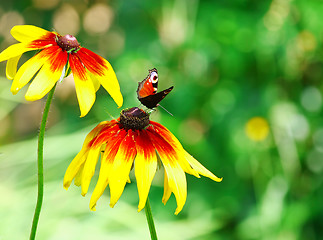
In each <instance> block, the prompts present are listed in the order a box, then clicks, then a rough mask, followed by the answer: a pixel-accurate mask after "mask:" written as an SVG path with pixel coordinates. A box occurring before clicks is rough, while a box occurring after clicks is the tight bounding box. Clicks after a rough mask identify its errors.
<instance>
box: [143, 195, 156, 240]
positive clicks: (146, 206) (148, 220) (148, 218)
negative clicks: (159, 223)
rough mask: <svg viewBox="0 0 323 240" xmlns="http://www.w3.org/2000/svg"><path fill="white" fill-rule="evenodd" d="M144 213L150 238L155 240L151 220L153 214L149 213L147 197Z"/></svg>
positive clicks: (154, 231)
mask: <svg viewBox="0 0 323 240" xmlns="http://www.w3.org/2000/svg"><path fill="white" fill-rule="evenodd" d="M145 213H146V218H147V222H148V227H149V232H150V237H151V239H152V240H157V234H156V229H155V224H154V218H153V214H152V213H151V208H150V203H149V198H148V197H147V201H146V205H145Z"/></svg>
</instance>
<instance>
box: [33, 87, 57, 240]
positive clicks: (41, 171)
mask: <svg viewBox="0 0 323 240" xmlns="http://www.w3.org/2000/svg"><path fill="white" fill-rule="evenodd" d="M55 88H56V84H55V86H54V87H53V88H52V90H51V91H50V92H49V93H48V96H47V101H46V105H45V108H44V112H43V119H42V121H41V124H40V130H39V135H38V151H37V152H38V158H37V167H38V195H37V204H36V208H35V214H34V218H33V223H32V227H31V232H30V240H34V239H35V236H36V231H37V225H38V220H39V215H40V210H41V207H42V204H43V196H44V169H43V152H44V151H43V149H44V135H45V129H46V123H47V117H48V113H49V108H50V104H51V102H52V99H53V95H54V91H55Z"/></svg>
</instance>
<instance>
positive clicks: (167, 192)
mask: <svg viewBox="0 0 323 240" xmlns="http://www.w3.org/2000/svg"><path fill="white" fill-rule="evenodd" d="M171 194H172V191H171V190H170V188H169V184H168V177H167V172H166V171H164V195H163V198H162V203H164V204H166V203H167V201H168V199H169V198H170V195H171Z"/></svg>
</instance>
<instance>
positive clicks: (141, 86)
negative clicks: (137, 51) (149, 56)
mask: <svg viewBox="0 0 323 240" xmlns="http://www.w3.org/2000/svg"><path fill="white" fill-rule="evenodd" d="M157 86H158V73H157V69H156V68H153V69H151V70H149V74H148V76H147V77H146V78H145V79H144V80H143V81H142V82H139V83H138V89H137V95H138V99H139V100H140V99H141V98H144V97H147V96H150V95H154V94H156V93H157Z"/></svg>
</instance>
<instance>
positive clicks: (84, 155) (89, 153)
mask: <svg viewBox="0 0 323 240" xmlns="http://www.w3.org/2000/svg"><path fill="white" fill-rule="evenodd" d="M102 152H103V153H102ZM101 153H102V154H101ZM100 155H101V166H100V172H99V178H98V181H97V183H96V186H95V188H94V191H93V193H92V196H91V200H90V209H91V210H95V206H96V203H97V201H98V199H99V198H100V197H101V195H102V194H103V192H104V190H105V189H106V187H107V186H108V185H109V188H110V206H111V207H113V206H114V205H115V204H116V203H117V201H118V200H119V198H120V196H121V194H122V193H123V190H124V188H125V185H126V183H127V182H130V180H129V172H130V170H131V168H132V167H133V166H134V172H135V177H136V180H137V188H138V194H139V205H138V211H140V210H142V209H143V208H144V206H145V203H146V200H147V197H148V193H149V190H150V187H151V182H152V180H153V178H154V176H155V173H156V170H157V165H158V162H161V163H162V165H163V166H164V196H163V198H162V202H163V203H164V204H166V202H167V201H168V199H169V198H170V196H171V193H173V194H174V195H175V198H176V202H177V208H176V211H175V214H178V213H179V212H180V211H181V210H182V208H183V206H184V204H185V202H186V197H187V183H186V176H185V173H189V174H191V175H194V176H195V177H198V178H199V177H200V175H203V176H206V177H208V178H210V179H212V180H214V181H216V182H221V181H222V178H218V177H216V176H215V175H214V174H213V173H211V172H210V171H209V170H207V169H206V168H205V167H204V166H203V165H202V164H200V163H199V162H198V161H197V160H196V159H195V158H193V157H192V156H191V155H190V154H189V153H188V152H187V151H185V150H184V148H183V146H182V145H181V144H180V142H179V141H178V139H177V138H176V137H175V136H174V135H173V134H172V133H171V132H170V131H169V130H168V129H167V128H166V127H164V126H163V125H161V124H159V123H157V122H154V121H150V120H149V114H148V113H146V112H145V111H143V110H142V109H139V108H137V107H134V108H130V109H126V110H123V111H122V112H121V114H120V117H119V118H118V119H115V120H111V121H104V122H101V123H100V124H98V125H97V126H96V127H95V128H94V129H93V130H92V131H91V132H90V133H89V134H88V135H87V137H86V138H85V141H84V144H83V147H82V149H81V151H80V152H79V153H78V154H77V155H76V157H75V158H74V159H73V161H72V162H71V164H70V165H69V167H68V168H67V170H66V173H65V177H64V187H65V189H68V188H69V186H70V184H71V182H72V181H73V179H74V184H75V185H76V186H81V189H82V195H83V196H84V195H85V194H86V193H87V192H88V188H89V185H90V182H91V179H92V177H93V175H94V173H95V168H96V165H97V162H98V159H99V158H100Z"/></svg>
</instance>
